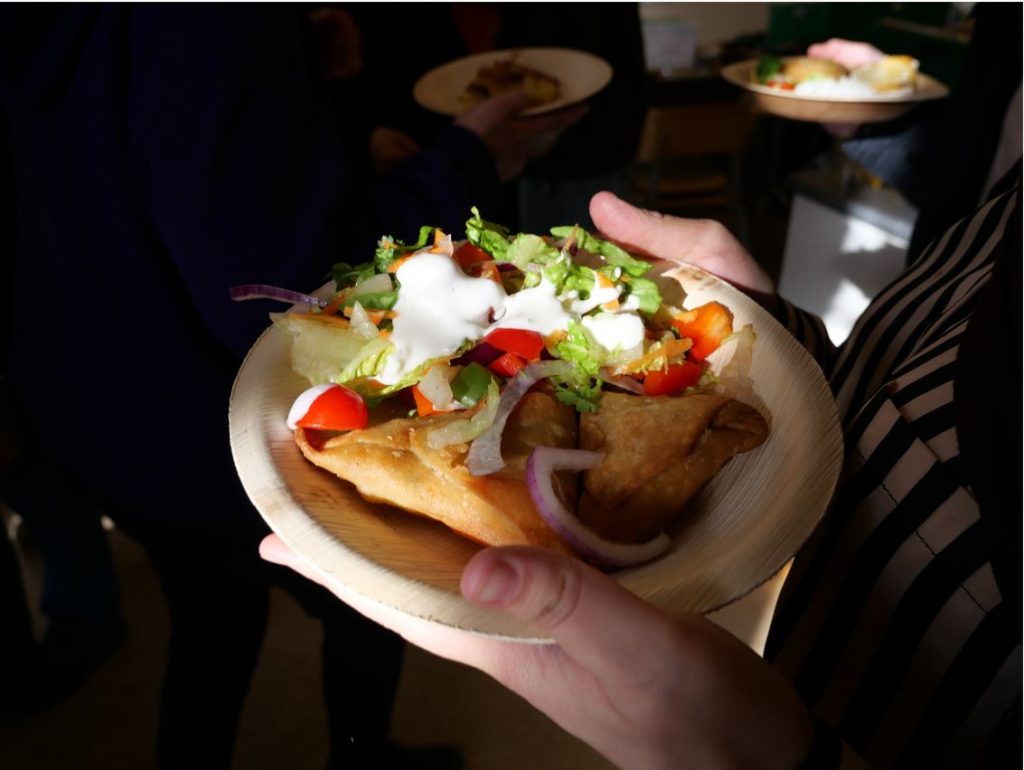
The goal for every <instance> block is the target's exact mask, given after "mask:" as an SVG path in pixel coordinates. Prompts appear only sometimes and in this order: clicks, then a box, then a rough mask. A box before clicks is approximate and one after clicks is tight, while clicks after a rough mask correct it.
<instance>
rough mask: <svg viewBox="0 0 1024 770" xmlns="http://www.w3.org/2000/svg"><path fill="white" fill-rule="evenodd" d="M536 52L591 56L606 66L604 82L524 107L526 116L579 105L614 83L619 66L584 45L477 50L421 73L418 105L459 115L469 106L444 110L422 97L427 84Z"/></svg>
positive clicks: (414, 92)
mask: <svg viewBox="0 0 1024 770" xmlns="http://www.w3.org/2000/svg"><path fill="white" fill-rule="evenodd" d="M535 52H541V53H548V54H550V53H558V54H570V55H572V56H575V57H578V58H581V59H584V58H586V59H590V60H592V61H593V63H594V64H595V65H596V66H598V67H600V68H602V69H603V70H604V73H603V74H602V82H601V85H600V86H598V87H597V88H595V89H594V90H592V91H590V92H589V93H587V94H585V95H583V96H581V97H579V98H576V99H573V100H572V101H563V100H561V99H559V100H557V101H555V102H552V103H551V104H541V105H538V106H536V107H532V108H530V109H528V110H524V111H523V112H522V113H521V114H522V115H523V116H530V115H541V114H543V113H546V112H554V111H556V110H560V109H564V108H565V107H570V106H572V105H573V104H578V103H580V102H582V101H584V100H586V99H589V98H590V97H592V96H594V95H595V94H598V93H600V92H601V91H603V90H604V89H605V88H607V87H608V84H609V83H611V81H612V78H613V77H614V75H615V69H614V68H613V67H612V65H611V63H610V62H609V61H608V60H607V59H604V58H602V57H601V56H598V55H597V54H595V53H591V52H590V51H585V50H583V49H581V48H569V47H566V46H520V47H516V48H501V49H495V50H493V51H480V52H477V53H472V54H467V55H466V56H460V57H458V58H457V59H452V60H451V61H447V62H445V63H444V64H439V65H437V66H436V67H433V68H431V69H430V70H428V71H427V72H425V73H423V74H422V75H420V77H419V78H417V79H416V82H415V84H413V88H412V95H413V99H414V100H415V102H416V104H418V105H419V106H420V107H422V108H423V109H426V110H429V111H431V112H434V113H437V114H440V115H446V116H448V117H453V118H454V117H458V116H459V115H461V114H462V113H463V112H465V109H467V108H463V109H458V110H455V111H453V110H451V109H444V108H442V107H439V106H438V105H436V104H434V103H431V102H430V100H429V99H425V98H424V97H423V96H422V89H423V87H424V83H429V82H430V80H431V79H432V78H436V77H437V76H438V75H440V74H443V73H445V72H446V71H448V70H451V69H457V68H461V67H469V66H471V65H472V64H475V63H476V62H479V63H480V64H483V63H485V62H488V61H491V60H493V59H501V58H504V57H507V56H511V55H513V54H523V53H526V54H532V53H535ZM480 64H478V65H477V68H479V66H480Z"/></svg>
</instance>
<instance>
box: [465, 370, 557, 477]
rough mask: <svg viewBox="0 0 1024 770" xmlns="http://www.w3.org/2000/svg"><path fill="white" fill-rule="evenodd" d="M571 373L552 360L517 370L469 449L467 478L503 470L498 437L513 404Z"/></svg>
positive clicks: (503, 464) (499, 437) (503, 428)
mask: <svg viewBox="0 0 1024 770" xmlns="http://www.w3.org/2000/svg"><path fill="white" fill-rule="evenodd" d="M572 369H573V364H572V363H571V362H569V361H562V360H553V361H537V362H536V363H533V364H530V365H529V366H526V367H524V368H522V369H520V370H519V372H518V373H517V374H516V376H515V377H513V378H512V379H511V380H510V381H509V383H508V384H507V385H505V389H504V390H503V391H501V401H500V402H499V404H498V411H497V413H496V414H495V415H494V422H492V423H491V427H489V428H488V429H487V430H486V431H484V432H483V433H482V434H481V435H480V436H479V437H477V438H476V439H475V440H474V441H473V443H472V444H470V445H469V454H468V455H466V469H467V470H468V471H469V473H470V475H472V476H486V475H487V474H489V473H494V472H495V471H500V470H501V469H502V468H504V467H505V460H504V459H503V458H502V456H501V437H502V434H503V433H504V432H505V423H506V422H507V421H508V416H509V415H510V414H512V410H513V409H515V407H516V404H518V403H519V400H520V399H521V398H522V397H523V396H525V395H526V393H527V392H528V391H529V390H530V388H532V387H533V384H534V383H535V382H537V381H538V380H542V379H544V378H545V377H556V376H558V375H561V374H568V373H569V372H571V371H572Z"/></svg>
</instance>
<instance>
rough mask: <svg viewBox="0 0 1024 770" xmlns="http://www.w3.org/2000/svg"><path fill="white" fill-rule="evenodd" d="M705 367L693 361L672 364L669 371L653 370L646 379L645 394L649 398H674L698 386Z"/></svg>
mask: <svg viewBox="0 0 1024 770" xmlns="http://www.w3.org/2000/svg"><path fill="white" fill-rule="evenodd" d="M703 370H704V367H702V366H701V365H700V364H698V363H695V362H693V361H683V363H681V364H671V365H670V366H669V367H668V369H651V371H649V372H647V376H646V377H644V393H646V394H647V395H648V396H673V395H675V394H676V393H679V392H680V391H682V390H685V389H686V388H689V387H692V386H693V385H696V384H697V382H698V381H699V380H700V375H701V373H702V372H703Z"/></svg>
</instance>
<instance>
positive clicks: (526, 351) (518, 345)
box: [484, 329, 544, 361]
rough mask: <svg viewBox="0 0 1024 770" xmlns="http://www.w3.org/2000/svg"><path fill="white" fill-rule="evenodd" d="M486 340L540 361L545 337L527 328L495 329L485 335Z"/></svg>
mask: <svg viewBox="0 0 1024 770" xmlns="http://www.w3.org/2000/svg"><path fill="white" fill-rule="evenodd" d="M484 342H487V343H489V344H491V345H493V346H494V347H496V348H498V350H504V351H505V352H506V353H515V354H516V355H517V356H520V357H522V358H525V359H526V360H527V361H539V360H540V354H541V352H542V351H543V350H544V338H543V337H542V336H541V335H540V334H538V333H537V332H531V331H527V330H526V329H495V330H494V331H493V332H491V333H490V334H488V335H487V336H486V337H484Z"/></svg>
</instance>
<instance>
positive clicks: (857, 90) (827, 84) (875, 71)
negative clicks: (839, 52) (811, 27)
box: [754, 56, 918, 98]
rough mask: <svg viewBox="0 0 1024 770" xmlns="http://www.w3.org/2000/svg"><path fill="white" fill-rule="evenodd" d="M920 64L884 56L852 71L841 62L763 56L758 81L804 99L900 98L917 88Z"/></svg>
mask: <svg viewBox="0 0 1024 770" xmlns="http://www.w3.org/2000/svg"><path fill="white" fill-rule="evenodd" d="M917 70H918V62H917V60H916V59H914V58H913V57H910V56H884V57H882V58H881V59H879V60H878V61H875V62H872V63H871V64H865V65H862V66H860V67H856V68H854V69H853V70H852V71H851V70H848V69H847V68H846V67H844V66H843V65H842V64H839V63H838V62H834V61H830V60H828V59H816V58H811V57H809V56H794V57H790V58H785V59H783V58H779V57H777V56H762V57H761V58H760V59H759V60H758V63H757V68H756V70H755V72H754V79H755V82H757V83H758V84H760V85H764V86H769V87H770V88H777V89H779V90H781V91H793V92H794V93H796V94H800V95H803V96H819V97H824V98H828V97H848V98H856V97H858V96H862V97H872V96H900V95H903V94H905V93H907V92H908V91H910V90H912V89H913V87H914V83H915V80H916V78H917Z"/></svg>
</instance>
